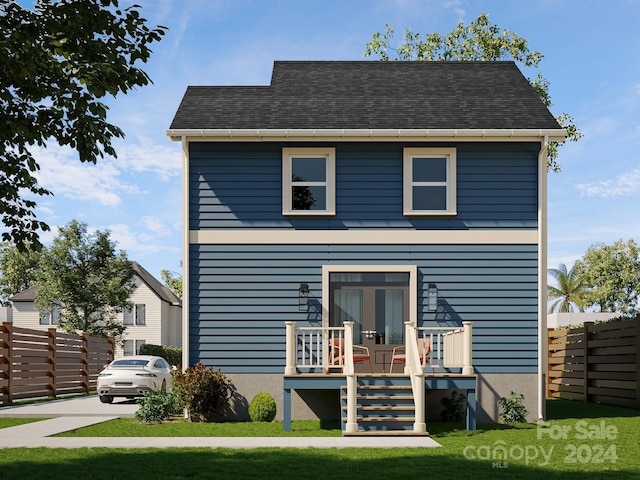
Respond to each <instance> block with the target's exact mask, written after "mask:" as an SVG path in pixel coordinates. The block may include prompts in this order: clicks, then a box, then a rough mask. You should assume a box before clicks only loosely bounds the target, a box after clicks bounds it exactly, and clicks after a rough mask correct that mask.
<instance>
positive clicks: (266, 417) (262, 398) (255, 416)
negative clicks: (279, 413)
mask: <svg viewBox="0 0 640 480" xmlns="http://www.w3.org/2000/svg"><path fill="white" fill-rule="evenodd" d="M249 417H250V418H251V420H252V421H253V422H271V421H273V419H274V418H276V401H275V400H274V399H273V397H272V396H271V395H269V394H268V393H267V392H260V393H258V394H257V395H256V396H255V397H253V400H251V403H250V404H249Z"/></svg>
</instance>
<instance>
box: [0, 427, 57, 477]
mask: <svg viewBox="0 0 640 480" xmlns="http://www.w3.org/2000/svg"><path fill="white" fill-rule="evenodd" d="M41 420H46V419H45V418H4V417H0V428H8V427H15V426H17V425H24V424H26V423H33V422H39V421H41ZM0 478H2V477H0Z"/></svg>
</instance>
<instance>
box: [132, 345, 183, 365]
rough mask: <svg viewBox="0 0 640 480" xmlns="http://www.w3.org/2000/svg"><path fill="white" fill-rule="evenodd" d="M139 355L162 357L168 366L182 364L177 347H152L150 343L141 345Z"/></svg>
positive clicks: (180, 352) (180, 354)
mask: <svg viewBox="0 0 640 480" xmlns="http://www.w3.org/2000/svg"><path fill="white" fill-rule="evenodd" d="M138 353H139V354H140V355H155V356H156V357H162V358H164V359H165V360H166V361H167V362H169V364H170V365H181V364H182V349H181V348H178V347H163V346H162V345H153V344H151V343H143V344H142V345H141V346H140V350H139V351H138Z"/></svg>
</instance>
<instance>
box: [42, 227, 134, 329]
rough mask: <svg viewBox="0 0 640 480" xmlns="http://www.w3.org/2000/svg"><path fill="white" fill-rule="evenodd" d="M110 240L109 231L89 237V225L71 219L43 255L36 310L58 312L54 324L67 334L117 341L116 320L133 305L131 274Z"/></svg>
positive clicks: (91, 234) (121, 253)
mask: <svg viewBox="0 0 640 480" xmlns="http://www.w3.org/2000/svg"><path fill="white" fill-rule="evenodd" d="M109 237H110V233H109V231H108V230H105V231H96V232H95V233H89V232H88V231H87V224H85V223H82V222H78V221H76V220H73V221H71V222H70V223H69V224H67V225H66V226H64V227H61V228H60V229H59V233H58V236H57V237H56V238H54V240H53V244H52V245H51V247H49V249H48V250H47V254H46V255H43V256H42V259H41V262H40V265H41V269H40V275H39V277H38V280H37V284H38V293H37V295H36V308H37V309H38V310H39V311H40V312H51V311H53V309H54V308H58V309H60V320H59V323H58V326H59V327H61V328H62V329H64V330H65V331H67V332H76V331H83V332H88V333H90V334H91V335H94V336H103V337H104V336H108V335H112V336H114V337H120V336H121V335H122V333H124V331H125V329H126V326H125V325H123V324H122V322H118V321H116V319H115V316H116V314H117V313H120V312H122V311H123V310H124V308H125V307H128V306H131V303H130V302H129V297H130V296H131V293H132V292H133V290H134V288H135V284H134V282H133V276H134V274H135V272H134V270H133V267H132V266H131V262H129V260H128V259H127V255H126V253H125V252H123V251H120V252H116V245H115V243H114V242H113V241H112V240H111V239H110V238H109Z"/></svg>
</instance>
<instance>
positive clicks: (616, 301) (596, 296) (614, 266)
mask: <svg viewBox="0 0 640 480" xmlns="http://www.w3.org/2000/svg"><path fill="white" fill-rule="evenodd" d="M574 268H575V267H574ZM579 268H580V270H581V271H582V272H584V274H585V277H586V283H587V285H588V286H589V287H591V289H592V290H591V295H590V300H589V304H590V305H598V306H599V307H600V310H601V311H603V312H621V313H632V312H633V311H635V310H636V309H637V306H638V290H639V289H640V245H638V244H637V243H636V242H635V241H634V240H633V239H630V240H627V241H626V242H624V241H623V240H618V241H617V242H615V243H614V244H613V245H611V246H609V245H604V244H603V243H597V244H595V245H593V246H591V247H589V249H588V250H587V253H585V255H584V257H583V259H582V260H581V261H580V262H579Z"/></svg>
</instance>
